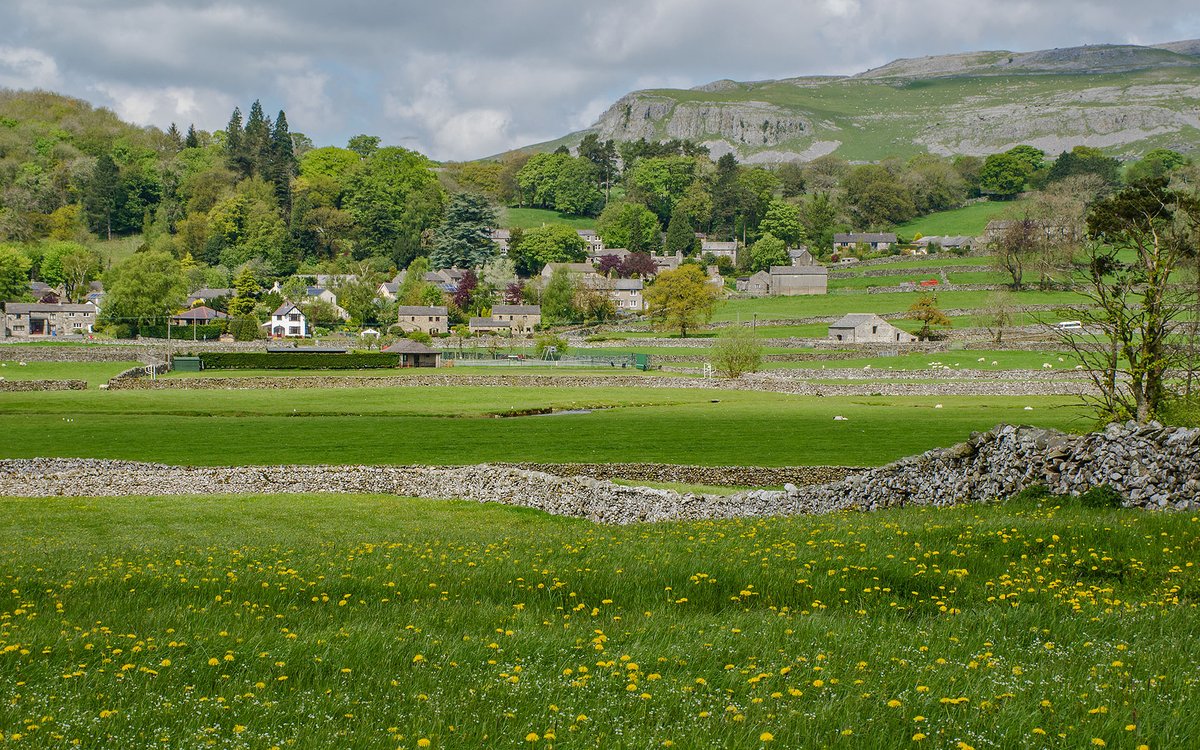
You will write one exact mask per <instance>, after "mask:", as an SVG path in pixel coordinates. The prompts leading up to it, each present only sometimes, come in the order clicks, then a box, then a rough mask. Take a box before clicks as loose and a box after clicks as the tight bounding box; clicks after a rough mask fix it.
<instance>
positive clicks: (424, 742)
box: [417, 737, 433, 747]
mask: <svg viewBox="0 0 1200 750" xmlns="http://www.w3.org/2000/svg"><path fill="white" fill-rule="evenodd" d="M432 744H433V743H432V742H430V741H429V739H428V738H426V737H422V738H421V739H419V740H417V747H429V746H430V745H432Z"/></svg>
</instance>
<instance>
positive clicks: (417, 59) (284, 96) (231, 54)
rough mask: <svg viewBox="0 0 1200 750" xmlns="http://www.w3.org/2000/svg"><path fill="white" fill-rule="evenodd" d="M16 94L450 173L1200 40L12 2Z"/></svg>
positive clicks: (861, 5) (275, 1) (1024, 15)
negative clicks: (786, 89)
mask: <svg viewBox="0 0 1200 750" xmlns="http://www.w3.org/2000/svg"><path fill="white" fill-rule="evenodd" d="M0 29H4V31H3V32H0V84H3V85H9V86H21V85H27V86H31V87H32V86H43V87H45V86H50V87H54V88H56V89H58V90H61V91H63V92H64V93H69V94H73V95H77V96H82V97H84V98H88V99H90V100H93V101H95V102H96V103H98V104H104V105H107V106H112V107H113V108H114V109H116V110H117V111H118V112H119V113H121V114H122V115H123V116H125V117H130V118H133V119H136V120H137V121H139V122H143V123H152V124H156V125H159V126H163V127H165V126H166V125H167V123H168V122H170V121H172V120H177V121H180V122H183V121H185V120H186V121H188V122H190V121H195V123H196V125H197V126H198V127H202V128H205V129H210V130H211V129H215V128H219V127H222V126H223V125H224V122H225V120H226V119H227V117H228V114H229V110H230V109H231V108H232V106H233V104H234V103H238V104H241V106H242V107H243V108H245V106H246V104H247V103H248V102H249V101H250V100H252V99H254V98H261V99H262V100H263V104H264V106H265V107H266V108H267V109H268V111H273V110H274V109H277V108H284V109H286V110H287V111H288V114H289V122H290V123H291V125H292V127H293V128H295V129H297V130H302V131H304V132H306V133H308V134H309V135H310V136H311V137H313V138H314V140H316V141H317V142H320V143H343V142H344V141H345V140H346V138H347V137H348V136H350V135H353V134H355V133H359V132H368V133H375V134H378V135H380V136H381V137H383V139H384V140H385V141H386V142H391V143H402V144H403V145H407V146H410V147H416V148H420V149H422V150H424V151H426V152H427V153H429V154H430V155H431V156H434V157H436V158H472V157H478V156H482V155H485V154H487V153H493V152H496V151H500V150H503V149H506V148H510V147H514V146H519V145H523V144H525V143H528V142H531V141H535V140H542V139H547V138H552V137H556V136H558V135H562V134H564V133H565V132H567V131H568V130H570V129H572V128H577V127H579V126H580V125H581V124H586V122H588V121H589V120H590V118H592V117H594V116H595V114H596V113H597V112H598V111H600V110H602V109H603V107H604V106H605V104H606V103H608V102H611V101H612V100H614V99H615V98H616V97H617V96H620V95H621V94H623V93H625V92H626V91H628V90H630V89H632V88H635V87H639V86H662V85H682V86H689V85H695V84H699V83H704V82H707V81H709V80H713V79H717V78H735V79H741V80H753V79H761V78H777V77H786V76H794V75H806V74H831V73H853V72H858V71H861V70H865V69H867V68H869V67H873V66H876V65H880V64H882V63H885V62H888V61H889V60H892V59H895V58H897V57H915V56H921V55H927V54H940V53H946V52H959V51H966V50H975V49H1015V50H1030V49H1040V48H1045V47H1056V46H1057V47H1063V46H1073V45H1076V44H1084V43H1101V42H1137V43H1153V42H1158V41H1168V40H1172V39H1179V38H1188V37H1195V36H1200V11H1196V10H1187V11H1180V10H1179V9H1178V4H1177V3H1176V2H1173V1H1170V2H1169V1H1168V0H1146V1H1145V2H1141V3H1138V4H1137V5H1136V6H1131V5H1130V4H1129V3H1127V2H1125V1H1124V0H1099V1H1087V2H1085V1H1084V0H1041V1H1040V2H1032V1H1030V0H1017V1H1016V2H1006V3H997V2H993V1H990V0H916V1H914V2H899V1H898V0H890V1H889V0H812V1H805V2H800V1H798V0H754V1H752V2H737V3H734V2H729V0H649V1H648V2H647V1H646V0H642V1H640V2H639V1H637V0H614V1H613V2H606V3H603V4H598V3H583V2H578V1H577V0H576V1H574V2H572V1H569V0H568V1H565V2H546V1H544V0H490V1H485V0H459V1H458V2H444V3H425V2H414V1H411V0H410V1H408V2H398V3H397V2H393V3H378V2H368V0H344V1H343V2H337V3H328V2H317V1H316V0H264V1H263V2H255V3H250V2H240V3H239V2H207V1H202V0H175V1H174V2H170V3H165V2H150V1H149V0H56V2H53V3H46V2H44V0H10V2H8V3H5V4H4V5H3V6H2V7H0Z"/></svg>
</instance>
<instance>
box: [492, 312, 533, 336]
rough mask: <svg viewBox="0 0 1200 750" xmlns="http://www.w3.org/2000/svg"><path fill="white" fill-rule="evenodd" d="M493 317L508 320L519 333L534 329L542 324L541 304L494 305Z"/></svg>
mask: <svg viewBox="0 0 1200 750" xmlns="http://www.w3.org/2000/svg"><path fill="white" fill-rule="evenodd" d="M492 319H493V320H502V321H508V322H509V323H511V324H512V329H513V330H514V331H516V332H518V333H523V332H525V331H532V330H533V329H534V328H535V327H536V326H539V325H541V324H542V306H541V305H493V306H492Z"/></svg>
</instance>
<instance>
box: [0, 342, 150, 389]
mask: <svg viewBox="0 0 1200 750" xmlns="http://www.w3.org/2000/svg"><path fill="white" fill-rule="evenodd" d="M3 354H12V353H10V352H6V351H5V350H0V355H3ZM15 356H17V357H18V359H13V360H6V361H0V378H7V379H9V380H86V381H87V382H88V385H89V386H90V387H92V388H95V387H96V386H98V385H100V384H101V383H106V382H108V381H109V380H111V379H112V378H113V377H114V376H116V375H117V374H118V373H121V372H124V371H125V370H128V369H130V368H131V367H137V366H139V365H141V364H142V363H141V362H26V363H25V366H24V367H22V366H21V364H20V359H19V357H20V355H19V354H16V355H15Z"/></svg>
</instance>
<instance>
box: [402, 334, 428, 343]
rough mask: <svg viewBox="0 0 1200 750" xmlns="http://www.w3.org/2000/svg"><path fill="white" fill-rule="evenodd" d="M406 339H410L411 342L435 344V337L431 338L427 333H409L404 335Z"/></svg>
mask: <svg viewBox="0 0 1200 750" xmlns="http://www.w3.org/2000/svg"><path fill="white" fill-rule="evenodd" d="M404 338H406V339H409V340H411V341H417V342H420V343H422V344H432V343H433V336H430V335H429V334H428V333H425V332H424V331H409V332H408V333H406V334H404Z"/></svg>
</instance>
